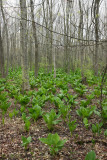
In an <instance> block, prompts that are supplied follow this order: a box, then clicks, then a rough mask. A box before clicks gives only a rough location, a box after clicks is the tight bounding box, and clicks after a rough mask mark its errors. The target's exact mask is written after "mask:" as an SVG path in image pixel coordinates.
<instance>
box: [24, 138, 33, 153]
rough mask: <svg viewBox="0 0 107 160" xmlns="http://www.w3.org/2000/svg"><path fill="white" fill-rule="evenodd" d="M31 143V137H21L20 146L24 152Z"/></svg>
mask: <svg viewBox="0 0 107 160" xmlns="http://www.w3.org/2000/svg"><path fill="white" fill-rule="evenodd" d="M31 141H32V137H31V136H29V137H27V138H26V137H24V136H22V146H23V147H24V148H25V150H27V148H28V145H29V143H30V142H31Z"/></svg>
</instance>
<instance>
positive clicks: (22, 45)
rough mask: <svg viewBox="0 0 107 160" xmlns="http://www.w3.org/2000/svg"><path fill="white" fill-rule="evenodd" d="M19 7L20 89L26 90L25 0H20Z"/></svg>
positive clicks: (27, 87)
mask: <svg viewBox="0 0 107 160" xmlns="http://www.w3.org/2000/svg"><path fill="white" fill-rule="evenodd" d="M20 9H21V26H20V29H21V54H22V79H23V84H22V89H23V90H28V89H29V88H30V85H29V72H28V53H27V38H28V35H27V8H26V0H24V1H22V0H20Z"/></svg>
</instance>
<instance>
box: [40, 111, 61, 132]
mask: <svg viewBox="0 0 107 160" xmlns="http://www.w3.org/2000/svg"><path fill="white" fill-rule="evenodd" d="M59 117H60V114H56V112H55V110H54V109H52V110H51V111H50V113H46V114H44V115H43V119H44V121H45V122H46V124H47V127H48V129H49V130H53V127H54V125H56V124H58V123H59V122H61V120H58V118H59Z"/></svg>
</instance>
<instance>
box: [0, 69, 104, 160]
mask: <svg viewBox="0 0 107 160" xmlns="http://www.w3.org/2000/svg"><path fill="white" fill-rule="evenodd" d="M29 75H30V85H31V89H30V90H29V91H25V92H24V93H22V89H21V85H22V80H21V70H20V69H18V70H17V71H10V72H9V75H8V77H7V79H0V122H1V124H0V159H2V160H4V159H5V160H6V159H9V160H23V159H26V160H27V159H29V160H51V159H53V160H88V159H90V160H91V159H93V160H94V159H99V160H106V159H107V142H106V141H107V128H106V126H107V123H106V122H107V99H106V96H107V88H106V86H107V82H105V86H104V87H103V101H102V108H101V105H100V85H101V76H100V75H99V76H98V77H95V76H94V75H93V73H89V74H88V73H87V75H86V77H87V79H86V81H85V83H84V84H83V83H82V82H83V81H82V78H81V73H80V72H79V71H76V72H75V73H73V72H70V73H69V74H66V73H65V72H63V71H62V70H57V74H56V78H53V73H52V74H50V73H49V74H45V73H44V72H43V71H42V70H41V71H40V72H39V75H38V78H36V79H35V77H34V73H33V72H30V73H29ZM90 157H92V158H90Z"/></svg>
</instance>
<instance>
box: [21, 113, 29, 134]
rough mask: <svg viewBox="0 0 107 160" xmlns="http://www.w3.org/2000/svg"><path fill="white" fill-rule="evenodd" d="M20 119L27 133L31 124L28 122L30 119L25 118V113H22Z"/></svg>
mask: <svg viewBox="0 0 107 160" xmlns="http://www.w3.org/2000/svg"><path fill="white" fill-rule="evenodd" d="M22 119H23V121H24V123H25V126H24V128H25V131H27V132H28V131H29V129H30V125H31V122H30V119H31V117H27V116H26V113H22Z"/></svg>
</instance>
